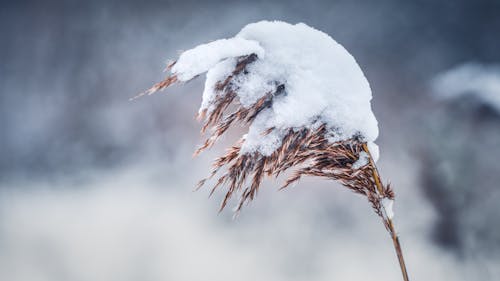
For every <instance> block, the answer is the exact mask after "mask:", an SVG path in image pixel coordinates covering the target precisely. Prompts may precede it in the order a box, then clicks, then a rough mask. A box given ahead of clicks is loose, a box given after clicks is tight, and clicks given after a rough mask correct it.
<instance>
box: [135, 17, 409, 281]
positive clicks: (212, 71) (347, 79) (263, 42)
mask: <svg viewBox="0 0 500 281" xmlns="http://www.w3.org/2000/svg"><path fill="white" fill-rule="evenodd" d="M168 69H169V70H170V75H169V76H167V78H166V79H165V80H163V81H161V82H160V83H157V84H156V85H154V86H153V87H152V88H151V89H150V90H148V91H146V92H145V94H151V93H154V92H156V91H158V90H161V89H163V88H166V87H168V86H169V85H171V84H173V83H176V82H186V81H189V80H191V79H193V78H194V77H196V76H198V75H200V74H202V73H204V72H206V73H207V74H206V81H205V89H204V91H203V99H202V103H201V107H200V109H199V112H198V117H199V119H201V120H204V125H203V127H202V132H206V131H207V130H208V133H209V136H208V138H207V139H206V141H205V142H204V143H203V144H202V145H201V147H200V148H199V149H198V150H197V151H196V153H195V154H197V153H199V152H201V151H203V150H204V149H206V148H209V147H211V146H212V145H213V144H214V143H215V142H216V141H217V139H218V138H219V137H220V136H222V135H223V134H224V133H225V132H226V131H227V130H228V129H229V128H230V127H232V126H233V125H235V124H237V123H240V124H246V125H248V132H247V133H246V134H245V135H243V136H242V137H241V138H240V139H239V140H238V141H237V142H236V143H235V144H234V145H233V146H232V147H230V148H229V149H228V150H227V152H226V154H225V155H223V156H221V157H219V158H217V159H216V160H215V162H214V168H213V171H212V173H211V175H210V176H209V178H208V179H210V178H216V183H215V186H214V187H213V189H212V193H213V192H214V191H215V190H216V189H217V188H218V187H220V186H226V187H227V191H226V196H225V198H224V200H223V202H222V204H221V210H222V209H223V208H224V207H225V206H226V204H227V203H228V200H229V199H230V198H231V197H232V196H233V194H235V193H237V194H239V198H240V200H239V203H238V205H237V207H236V210H237V211H239V210H240V209H241V208H242V206H243V205H244V204H245V203H246V202H249V201H250V200H252V199H254V198H255V195H256V193H257V191H258V189H259V187H260V184H261V182H262V179H263V177H264V176H275V177H277V176H278V175H280V174H282V173H283V172H285V171H287V170H289V169H292V170H294V171H293V172H292V173H291V175H290V176H289V177H288V179H287V180H286V181H285V183H284V184H283V186H282V187H283V188H284V187H286V186H288V185H290V184H291V183H293V182H296V181H298V180H299V179H300V178H301V177H302V176H318V177H324V178H328V179H333V180H337V181H339V182H340V183H341V184H343V185H344V186H345V187H347V188H349V189H350V190H352V191H354V192H356V193H358V194H361V195H364V196H366V197H367V199H368V200H369V202H370V203H371V204H372V207H373V209H374V210H375V212H376V213H377V214H378V215H379V216H380V217H381V218H382V219H383V222H384V225H385V226H386V228H387V230H388V231H389V233H390V234H391V238H392V239H393V242H394V246H395V249H396V252H397V254H398V258H399V262H400V265H401V270H402V272H403V276H404V277H405V280H408V276H407V273H406V268H405V266H404V260H403V256H402V251H401V247H400V244H399V240H398V238H397V234H396V231H395V228H394V225H393V222H392V217H393V212H392V202H393V199H394V192H393V191H392V190H391V188H390V186H389V185H383V184H382V182H381V179H380V176H379V174H378V171H377V167H376V166H375V162H376V161H377V158H378V155H379V151H378V146H377V145H376V144H375V143H374V141H375V139H376V138H377V136H378V126H377V120H376V119H375V116H374V115H373V112H372V110H371V104H370V101H371V98H372V93H371V90H370V85H369V84H368V81H367V80H366V78H365V76H364V74H363V72H362V71H361V69H360V67H359V66H358V64H357V63H356V60H355V59H354V58H353V57H352V56H351V55H350V54H349V52H347V50H346V49H344V47H342V46H341V45H340V44H338V43H337V42H336V41H335V40H333V39H332V38H331V37H330V36H328V35H327V34H325V33H323V32H321V31H319V30H316V29H314V28H312V27H309V26H307V25H305V24H303V23H299V24H296V25H291V24H288V23H285V22H277V21H274V22H269V21H262V22H258V23H252V24H249V25H247V26H245V27H244V28H243V29H242V30H241V31H240V32H239V33H238V34H237V35H236V36H235V37H233V38H229V39H222V40H217V41H213V42H211V43H208V44H203V45H199V46H197V47H195V48H193V49H191V50H188V51H186V52H184V53H182V54H181V55H180V57H179V59H178V60H177V61H175V62H173V63H171V64H170V65H169V66H168ZM206 180H207V179H204V180H202V181H200V186H201V185H203V184H204V183H205V182H206Z"/></svg>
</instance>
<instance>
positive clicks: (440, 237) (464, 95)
mask: <svg viewBox="0 0 500 281" xmlns="http://www.w3.org/2000/svg"><path fill="white" fill-rule="evenodd" d="M262 19H281V20H285V21H288V22H291V23H296V22H301V21H303V22H306V23H307V24H309V25H311V26H313V27H316V28H318V29H320V30H322V31H325V32H327V33H328V34H330V35H331V36H332V37H333V38H335V39H336V40H337V41H338V42H339V43H341V44H343V45H344V46H345V47H346V48H347V49H348V50H349V51H350V52H351V53H352V54H353V55H354V57H355V58H356V59H357V61H358V63H359V64H360V66H361V68H362V69H363V71H364V72H365V74H366V76H367V78H368V80H369V81H370V83H371V87H372V90H373V95H374V101H373V109H374V112H375V114H376V116H377V118H378V120H379V123H380V137H379V139H378V144H379V145H380V149H381V157H380V160H379V166H380V170H381V173H382V176H383V177H384V179H385V180H390V181H391V183H392V185H393V187H394V188H395V190H396V193H397V201H396V205H395V211H396V223H397V225H398V229H399V232H400V236H401V241H402V243H403V247H404V250H405V256H406V259H407V263H408V267H409V272H410V275H411V277H412V280H486V281H487V280H499V279H500V269H498V268H499V267H498V265H499V264H500V227H499V225H500V224H499V223H500V221H499V220H498V213H499V212H500V186H499V184H498V183H499V182H500V173H499V172H498V171H499V170H500V164H499V162H498V157H499V156H500V126H499V124H500V110H499V108H500V66H499V65H500V52H499V46H500V37H499V36H498V30H500V2H499V1H493V0H492V1H487V0H483V1H466V0H463V1H397V0H386V1H368V0H366V1H308V2H307V3H305V2H304V1H282V2H279V1H252V2H250V1H248V2H245V1H199V2H195V1H181V2H179V1H176V2H170V1H157V2H156V1H123V0H122V1H112V0H109V1H15V2H2V4H1V8H0V34H1V44H0V61H1V63H0V130H1V131H0V155H1V157H0V280H9V281H11V280H12V281H13V280H16V281H17V280H22V281H38V280H47V281H58V280H78V281H79V280H82V281H87V280H92V281H96V280H97V281H100V280H107V281H109V280H151V281H156V280H174V281H185V280H186V281H192V280H220V281H226V280H272V281H279V280H400V272H399V268H398V265H397V260H396V256H395V254H394V253H393V249H392V245H391V241H390V239H389V237H388V235H387V233H386V232H385V230H384V228H383V226H382V225H381V223H380V221H379V218H378V217H377V216H376V215H375V214H374V213H373V212H372V210H371V209H370V206H369V204H367V202H366V199H365V198H362V197H359V196H355V195H353V194H352V193H351V192H349V191H348V190H346V189H345V188H341V187H340V186H339V185H337V184H335V183H332V182H327V181H323V180H317V179H305V180H303V181H302V182H301V183H299V184H298V185H296V186H294V187H292V188H290V189H288V190H285V191H281V192H279V191H277V190H276V185H275V184H274V183H273V182H272V181H266V182H265V183H264V185H265V186H264V188H263V189H262V192H260V193H259V196H258V198H257V201H255V202H253V203H252V204H251V206H248V207H247V208H245V209H244V210H243V212H242V214H241V215H240V217H239V218H238V219H237V220H235V221H233V220H232V219H231V217H232V214H231V212H230V211H229V210H227V211H225V212H223V213H221V214H219V215H217V208H218V204H219V200H218V199H220V196H221V194H217V195H216V196H215V197H216V198H212V199H210V200H208V199H207V195H208V191H207V189H203V190H200V191H198V192H192V190H193V187H194V185H195V183H196V182H197V180H198V179H201V178H203V177H204V176H206V175H207V174H208V167H209V164H210V161H211V160H212V158H213V157H214V156H215V155H217V154H219V153H220V152H221V151H222V150H223V149H224V144H221V145H218V146H216V147H214V149H212V150H211V151H209V152H208V153H204V154H202V155H201V156H200V157H199V158H196V159H192V158H191V155H192V152H193V151H194V149H195V148H196V146H197V144H198V143H199V141H200V138H199V133H198V131H199V127H200V125H199V124H198V123H197V122H196V121H195V120H194V118H193V115H194V113H195V112H196V111H197V109H198V105H199V102H200V100H201V92H202V86H203V79H198V80H195V81H193V82H192V83H190V84H187V85H185V86H183V87H173V88H172V89H170V90H168V91H167V93H168V94H158V95H155V96H151V97H148V98H143V99H139V100H137V101H135V102H129V101H128V98H129V97H132V96H134V95H135V94H137V93H138V92H140V91H142V90H144V89H146V88H148V87H149V86H150V85H151V84H152V83H153V82H156V81H158V80H160V79H161V78H163V73H162V72H161V70H162V69H163V68H164V65H165V61H166V60H167V59H170V58H175V57H177V55H178V51H179V50H185V49H188V48H191V47H193V46H195V45H197V44H199V43H203V42H206V41H209V40H212V39H216V38H223V37H231V36H233V35H234V34H235V33H237V32H238V31H239V30H240V29H241V28H242V27H243V26H244V25H245V24H247V23H249V22H254V21H258V20H262ZM228 141H230V140H228Z"/></svg>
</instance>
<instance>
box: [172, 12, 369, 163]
mask: <svg viewBox="0 0 500 281" xmlns="http://www.w3.org/2000/svg"><path fill="white" fill-rule="evenodd" d="M251 53H255V54H256V55H257V56H258V59H257V60H256V61H255V62H253V63H251V64H250V65H248V66H247V69H248V74H246V75H240V76H239V77H238V78H237V79H235V81H234V83H233V84H234V85H233V87H234V88H235V89H238V90H237V91H236V92H237V95H238V99H239V102H240V104H241V105H242V106H244V107H249V106H251V105H252V104H253V103H255V102H256V101H257V100H258V99H259V98H261V97H262V96H264V95H265V94H267V93H269V92H272V91H274V90H275V89H276V87H277V85H281V84H282V85H284V86H285V93H284V94H280V95H276V96H275V97H274V99H273V104H272V106H271V107H269V108H267V109H265V110H263V111H261V112H260V113H259V115H258V116H257V118H256V119H255V121H254V122H253V123H252V125H251V126H250V128H249V130H248V134H247V135H246V136H245V142H244V143H243V145H242V149H241V152H242V153H251V152H255V151H257V152H260V153H261V154H263V155H270V154H271V153H272V152H274V151H275V149H276V148H277V147H279V146H280V144H281V139H282V137H283V135H284V134H285V133H286V132H287V131H288V130H289V129H291V128H292V129H295V128H303V127H306V128H314V127H316V126H319V125H320V124H323V123H326V124H327V125H328V128H329V129H330V132H329V134H328V139H329V140H330V141H332V142H335V141H341V140H346V139H349V138H352V137H356V136H360V137H361V138H362V140H363V141H366V142H368V143H371V145H370V146H371V148H370V152H371V154H372V155H373V156H374V158H375V156H377V158H378V147H376V145H375V144H374V143H373V141H374V140H375V139H376V138H377V136H378V126H377V120H376V118H375V116H374V115H373V112H372V110H371V104H370V101H371V98H372V93H371V89H370V85H369V84H368V81H367V80H366V78H365V76H364V74H363V72H362V71H361V69H360V67H359V65H358V64H357V62H356V60H355V59H354V58H353V57H352V55H351V54H349V52H348V51H347V50H346V49H345V48H344V47H342V46H341V45H340V44H339V43H337V42H336V41H335V40H333V39H332V38H331V37H330V36H329V35H327V34H326V33H324V32H321V31H319V30H317V29H314V28H312V27H310V26H307V25H306V24H303V23H298V24H295V25H292V24H289V23H285V22H281V21H261V22H257V23H252V24H249V25H247V26H245V27H244V28H243V29H242V30H241V31H240V32H239V33H238V34H237V35H236V36H235V37H233V38H230V39H223V40H217V41H214V42H211V43H208V44H204V45H200V46H198V47H196V48H194V49H191V50H188V51H186V52H184V53H183V54H182V55H181V56H180V58H179V60H178V61H177V63H176V64H175V65H174V67H173V68H172V73H173V74H175V75H177V77H178V78H179V80H180V81H187V80H189V79H192V78H193V77H195V76H197V75H199V74H201V73H203V72H205V71H208V73H207V78H206V82H205V90H204V93H203V101H202V105H201V108H200V111H202V110H207V111H209V112H210V110H211V109H212V108H211V105H212V104H213V102H214V100H215V99H217V98H218V95H223V94H224V93H215V92H214V86H215V83H216V82H217V81H219V80H221V79H224V78H225V77H227V76H228V75H229V74H230V72H231V70H232V69H233V68H234V66H235V63H236V57H238V56H243V55H248V54H251ZM271 127H274V128H276V129H275V130H274V131H273V132H272V133H270V134H268V135H266V136H264V137H263V132H264V131H266V130H267V129H268V128H271ZM372 149H373V151H372Z"/></svg>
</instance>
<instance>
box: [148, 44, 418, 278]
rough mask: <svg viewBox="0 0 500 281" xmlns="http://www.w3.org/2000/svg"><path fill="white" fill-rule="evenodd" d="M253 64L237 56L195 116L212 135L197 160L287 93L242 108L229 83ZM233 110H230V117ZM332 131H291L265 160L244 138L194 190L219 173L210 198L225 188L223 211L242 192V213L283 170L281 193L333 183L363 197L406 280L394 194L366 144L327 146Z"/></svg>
mask: <svg viewBox="0 0 500 281" xmlns="http://www.w3.org/2000/svg"><path fill="white" fill-rule="evenodd" d="M257 59H258V56H257V55H256V54H251V55H247V56H242V57H239V58H238V62H237V64H236V66H235V68H234V70H233V71H232V73H231V74H230V75H229V76H227V77H226V78H225V79H222V80H221V81H218V82H217V83H216V86H215V91H216V93H219V94H218V95H217V97H218V98H217V99H216V100H215V102H214V104H213V107H211V110H210V111H207V109H204V110H203V111H201V112H200V113H199V114H198V116H197V118H198V119H199V120H203V121H204V124H203V127H202V129H201V131H202V133H205V132H206V131H207V130H209V131H210V134H209V137H208V138H207V139H206V140H205V142H204V143H203V144H202V145H201V147H199V148H198V150H196V152H195V155H198V154H199V153H200V152H202V151H203V150H205V149H207V148H210V147H211V146H212V145H213V144H214V143H215V142H216V141H217V139H218V138H219V137H221V136H222V135H223V134H224V133H225V132H226V131H227V130H228V129H229V128H230V127H231V126H232V125H234V124H236V123H240V124H241V123H242V124H251V123H252V122H253V121H254V119H255V118H256V116H257V115H258V114H259V113H260V112H261V111H262V110H264V109H266V108H268V107H271V105H272V104H273V100H274V99H275V98H276V97H277V96H279V95H282V94H284V93H285V91H286V89H285V85H284V84H280V83H278V82H276V83H275V85H276V86H275V89H274V90H273V91H270V92H268V93H267V94H266V95H264V96H263V97H262V98H260V99H258V100H257V101H256V102H255V103H254V104H253V105H251V106H248V107H243V106H242V105H241V104H239V101H238V100H237V91H238V89H237V87H234V86H233V81H234V80H235V79H237V78H238V76H240V75H246V74H247V71H248V70H247V66H248V65H250V64H252V63H253V62H255V61H256V60H257ZM173 65H175V62H173V63H171V64H170V65H169V66H168V69H169V68H171V67H172V66H173ZM177 81H178V79H177V77H176V76H175V75H169V76H167V78H166V79H165V80H163V81H161V82H159V83H157V84H155V85H154V86H153V87H151V88H150V89H149V90H147V91H146V92H144V93H142V94H140V95H139V96H142V95H145V94H152V93H154V92H156V91H159V90H162V89H164V88H166V87H168V86H170V85H172V84H174V83H176V82H177ZM139 96H138V97H139ZM231 108H234V109H233V111H232V112H229V111H230V109H231ZM273 130H275V128H268V129H267V131H266V132H265V133H264V134H269V133H271V132H272V131H273ZM332 131H335V130H332V128H328V125H327V124H325V123H319V124H318V125H317V126H316V127H315V128H291V129H289V130H288V132H287V133H286V134H285V136H284V137H283V139H282V141H281V145H280V146H279V148H278V149H276V150H275V151H274V152H273V153H272V154H271V155H263V154H261V153H260V152H258V151H256V152H252V153H242V152H241V147H242V143H243V141H244V138H241V139H240V140H239V141H238V142H236V143H235V144H234V145H233V146H232V147H230V148H229V149H228V150H227V152H226V153H225V154H224V155H223V156H221V157H219V158H217V159H216V160H215V161H214V163H213V170H212V172H211V175H210V176H209V177H208V178H207V179H203V180H201V181H200V182H199V184H198V188H199V187H201V186H203V185H204V184H205V182H206V181H207V180H208V179H211V178H213V177H216V176H217V175H218V174H220V175H219V176H218V177H217V180H216V184H215V186H213V187H212V190H211V193H210V194H213V193H214V191H215V190H216V189H217V188H219V187H221V186H227V191H226V195H225V197H224V199H223V201H222V203H221V206H220V210H223V209H224V207H225V206H226V205H227V203H228V201H229V200H230V199H231V197H232V196H233V194H235V193H240V194H241V195H240V199H239V203H238V205H237V208H236V210H237V211H240V210H241V208H242V207H243V205H244V204H245V203H246V202H249V201H250V200H253V199H254V198H255V196H256V194H257V192H258V190H259V187H260V185H261V182H262V179H263V177H264V176H274V177H278V175H280V174H281V173H283V172H284V171H286V170H288V169H294V171H293V172H292V174H291V176H289V177H288V179H287V180H286V181H285V183H284V184H283V186H282V187H281V188H286V187H287V186H289V185H290V184H292V183H294V182H297V181H298V180H299V179H300V178H301V177H302V176H318V177H324V178H328V179H333V180H337V181H339V182H340V183H341V184H342V185H343V186H345V187H347V188H348V189H350V190H352V191H354V192H355V193H357V194H361V195H363V196H366V198H367V199H368V201H369V202H370V204H371V206H372V207H373V210H374V211H375V213H376V214H377V215H379V216H380V217H381V219H382V221H383V223H384V225H385V228H386V229H387V231H388V232H389V234H390V236H391V238H392V241H393V243H394V247H395V250H396V253H397V256H398V259H399V263H400V266H401V270H402V273H403V277H404V280H406V281H407V280H409V279H408V274H407V270H406V266H405V262H404V259H403V254H402V250H401V246H400V243H399V239H398V235H397V232H396V230H395V227H394V223H393V220H392V216H393V215H392V209H391V207H392V206H390V204H392V200H393V199H394V191H393V190H392V189H391V187H390V185H389V184H387V185H383V184H382V181H381V179H380V176H379V173H378V170H377V167H376V165H375V162H374V160H373V157H372V156H371V154H370V151H369V149H368V145H367V143H366V142H364V141H363V138H362V137H361V136H359V137H354V138H351V139H348V140H344V141H337V142H331V141H329V139H331V137H332V135H331V134H332ZM224 168H225V169H224ZM247 182H248V186H247Z"/></svg>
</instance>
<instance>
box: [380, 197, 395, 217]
mask: <svg viewBox="0 0 500 281" xmlns="http://www.w3.org/2000/svg"><path fill="white" fill-rule="evenodd" d="M381 203H382V208H384V210H385V214H386V215H387V218H389V219H392V218H394V210H393V208H392V207H393V205H394V200H392V199H389V198H383V199H382V200H381Z"/></svg>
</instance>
